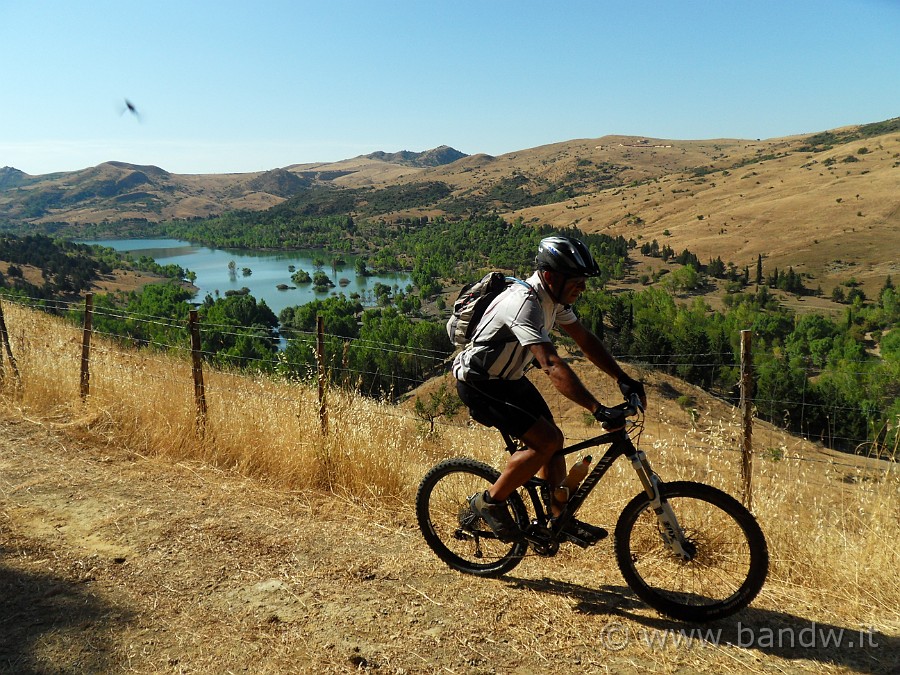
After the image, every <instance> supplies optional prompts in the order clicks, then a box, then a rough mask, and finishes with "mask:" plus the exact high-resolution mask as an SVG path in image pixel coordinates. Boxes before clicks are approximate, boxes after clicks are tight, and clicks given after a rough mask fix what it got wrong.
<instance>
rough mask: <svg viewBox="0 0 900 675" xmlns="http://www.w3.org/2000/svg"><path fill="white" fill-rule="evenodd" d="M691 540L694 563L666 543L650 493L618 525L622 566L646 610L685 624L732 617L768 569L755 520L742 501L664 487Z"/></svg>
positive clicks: (703, 490)
mask: <svg viewBox="0 0 900 675" xmlns="http://www.w3.org/2000/svg"><path fill="white" fill-rule="evenodd" d="M660 490H661V492H662V496H663V498H664V499H665V500H666V501H668V502H669V504H670V505H671V507H672V510H673V511H674V513H675V516H676V517H677V519H678V523H679V525H680V526H681V529H682V530H683V531H684V534H685V539H686V542H685V548H686V549H687V550H688V552H689V553H690V555H691V557H690V559H689V560H686V561H685V560H682V559H681V558H680V557H678V556H676V555H675V553H674V552H673V551H672V550H671V549H670V548H669V547H668V546H667V545H666V544H665V543H664V541H663V539H662V536H661V526H660V524H659V521H658V520H657V517H656V513H655V512H654V510H653V508H652V507H651V506H650V501H649V499H648V497H647V495H646V494H643V493H642V494H639V495H638V496H637V497H635V498H634V499H632V500H631V501H630V502H629V503H628V505H627V506H626V507H625V509H624V510H623V511H622V515H621V516H619V521H618V523H617V524H616V534H615V549H616V561H617V562H618V565H619V569H620V570H621V572H622V576H623V577H625V581H626V582H627V583H628V585H629V586H630V587H631V589H632V590H633V591H634V592H635V593H636V594H637V595H638V596H639V597H640V598H641V599H642V600H644V601H645V602H646V603H647V604H648V605H650V606H651V607H653V608H654V609H656V610H657V611H659V612H661V613H663V614H667V615H668V616H671V617H674V618H676V619H682V620H685V621H712V620H715V619H721V618H723V617H726V616H729V615H731V614H734V613H735V612H737V611H739V610H741V609H743V608H744V607H746V606H747V605H748V604H750V602H751V601H752V600H753V598H755V597H756V595H757V593H759V591H760V589H761V588H762V586H763V583H764V582H765V580H766V575H767V574H768V571H769V552H768V547H767V546H766V540H765V537H764V536H763V533H762V530H761V529H760V527H759V524H758V523H757V522H756V519H755V518H754V517H753V515H752V514H751V513H750V512H749V511H748V510H747V509H746V508H745V507H744V506H743V505H742V504H741V503H740V502H738V501H737V500H736V499H734V498H733V497H731V496H730V495H728V494H726V493H725V492H722V491H721V490H719V489H717V488H714V487H712V486H709V485H704V484H702V483H692V482H687V481H680V482H675V483H664V484H662V485H660Z"/></svg>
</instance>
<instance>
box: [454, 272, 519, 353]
mask: <svg viewBox="0 0 900 675" xmlns="http://www.w3.org/2000/svg"><path fill="white" fill-rule="evenodd" d="M506 280H507V281H509V282H510V285H509V286H508V287H507V288H505V289H504V291H508V290H509V289H510V288H512V284H513V283H517V284H521V285H522V286H524V287H525V288H527V289H528V291H529V292H531V293H534V292H535V290H534V286H532V285H531V284H529V283H528V282H527V281H523V280H522V279H519V278H518V277H506ZM498 297H499V296H498ZM479 322H480V320H479ZM476 330H477V328H476ZM509 342H516V339H515V338H513V339H512V340H472V341H471V342H470V343H469V344H473V345H475V344H479V345H491V344H506V343H509Z"/></svg>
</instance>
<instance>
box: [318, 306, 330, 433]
mask: <svg viewBox="0 0 900 675" xmlns="http://www.w3.org/2000/svg"><path fill="white" fill-rule="evenodd" d="M316 362H317V364H318V369H319V423H320V424H321V425H322V435H323V436H324V435H326V434H327V433H328V407H327V406H326V404H325V322H324V320H323V319H322V317H321V315H318V316H316Z"/></svg>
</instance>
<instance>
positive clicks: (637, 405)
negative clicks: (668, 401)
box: [628, 393, 644, 415]
mask: <svg viewBox="0 0 900 675" xmlns="http://www.w3.org/2000/svg"><path fill="white" fill-rule="evenodd" d="M628 407H629V408H631V414H632V415H636V414H637V413H638V412H644V406H643V405H642V404H641V397H640V396H638V395H637V394H634V393H633V394H631V396H629V397H628Z"/></svg>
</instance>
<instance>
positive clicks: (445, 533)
mask: <svg viewBox="0 0 900 675" xmlns="http://www.w3.org/2000/svg"><path fill="white" fill-rule="evenodd" d="M499 476H500V472H499V471H497V470H496V469H495V468H493V467H491V466H489V465H487V464H484V463H483V462H479V461H476V460H474V459H468V458H457V459H447V460H444V461H442V462H440V463H439V464H437V465H435V466H434V467H433V468H432V469H431V470H429V471H428V473H426V474H425V477H424V478H422V482H421V483H420V484H419V490H418V492H417V493H416V518H417V520H418V522H419V529H421V530H422V535H423V536H424V537H425V542H426V543H427V544H428V546H429V547H430V548H431V550H432V551H434V552H435V554H436V555H437V557H438V558H440V559H441V560H443V561H444V562H445V563H447V564H448V565H449V566H450V567H452V568H453V569H455V570H458V571H460V572H465V573H466V574H475V575H478V576H496V575H500V574H504V573H506V572H508V571H509V570H511V569H512V568H514V567H515V566H516V565H518V564H519V563H520V562H521V560H522V556H524V555H525V551H526V550H527V549H528V544H527V542H524V541H521V542H503V541H500V540H499V539H497V537H496V536H495V535H494V533H493V532H492V531H491V529H490V527H488V525H487V524H486V523H485V522H484V520H482V519H481V517H479V516H476V515H474V514H473V513H472V511H471V509H470V508H469V497H471V496H472V495H474V494H476V493H477V492H480V491H483V490H486V489H487V488H488V487H490V486H491V485H492V484H493V483H494V481H496V480H497V478H498V477H499ZM507 504H508V505H509V510H510V513H511V514H512V517H513V519H514V520H515V521H516V523H518V525H519V527H520V528H521V529H523V530H524V529H526V528H527V527H528V522H529V521H528V512H527V511H526V509H525V504H524V503H523V502H522V499H521V498H520V497H519V495H518V494H515V493H513V494H512V495H510V497H509V499H508V500H507Z"/></svg>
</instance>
